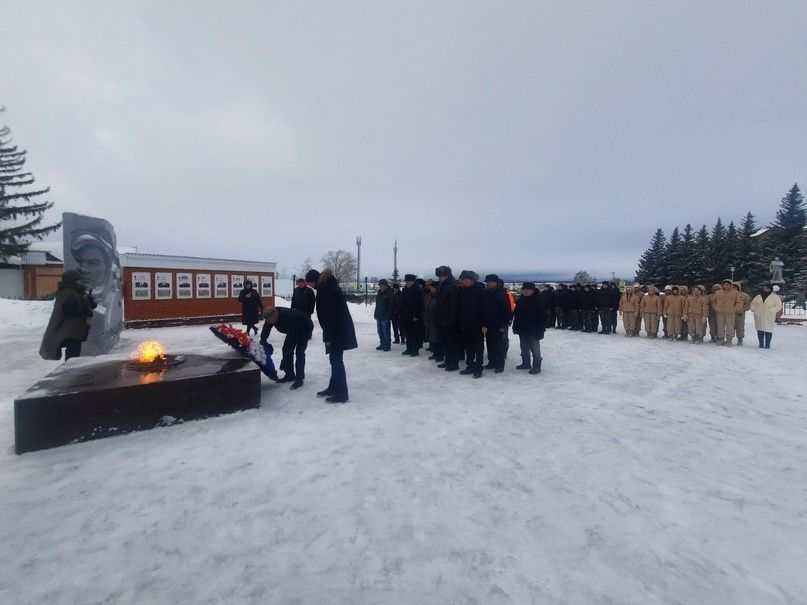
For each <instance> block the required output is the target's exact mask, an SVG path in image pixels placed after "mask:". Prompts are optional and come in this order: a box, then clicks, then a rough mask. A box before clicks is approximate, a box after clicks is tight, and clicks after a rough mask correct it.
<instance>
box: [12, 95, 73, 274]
mask: <svg viewBox="0 0 807 605" xmlns="http://www.w3.org/2000/svg"><path fill="white" fill-rule="evenodd" d="M3 111H5V108H4V107H0V113H2V112H3ZM25 155H26V152H25V150H24V149H20V148H19V147H18V146H17V145H14V144H13V143H12V140H11V129H9V127H8V126H0V262H6V261H7V260H8V259H9V258H10V257H12V256H17V255H20V254H22V253H23V252H25V251H26V250H27V249H28V246H29V245H30V243H31V241H32V240H34V239H42V238H43V237H45V236H46V235H47V234H49V233H52V232H53V231H55V230H56V229H58V228H59V227H60V226H61V223H57V224H55V225H48V226H43V225H42V220H43V219H44V216H45V212H46V211H47V210H50V209H51V208H52V207H53V202H47V201H38V200H39V199H41V198H40V196H43V195H46V194H47V193H48V192H49V191H50V187H46V188H45V189H31V185H33V184H34V180H35V179H34V175H33V174H31V173H30V172H28V171H26V170H25Z"/></svg>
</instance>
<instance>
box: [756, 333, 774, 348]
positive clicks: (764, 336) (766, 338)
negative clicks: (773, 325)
mask: <svg viewBox="0 0 807 605" xmlns="http://www.w3.org/2000/svg"><path fill="white" fill-rule="evenodd" d="M757 338H759V348H760V349H770V348H771V338H773V332H763V331H762V330H757Z"/></svg>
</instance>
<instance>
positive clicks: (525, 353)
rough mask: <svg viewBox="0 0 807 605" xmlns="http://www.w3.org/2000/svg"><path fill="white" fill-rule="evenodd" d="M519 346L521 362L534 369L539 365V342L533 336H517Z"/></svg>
mask: <svg viewBox="0 0 807 605" xmlns="http://www.w3.org/2000/svg"><path fill="white" fill-rule="evenodd" d="M518 340H519V343H520V344H521V361H522V362H523V363H524V364H526V365H528V366H532V367H533V368H536V367H538V366H540V365H541V341H540V340H538V339H537V338H536V337H535V336H527V335H525V334H519V335H518Z"/></svg>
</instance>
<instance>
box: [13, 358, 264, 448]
mask: <svg viewBox="0 0 807 605" xmlns="http://www.w3.org/2000/svg"><path fill="white" fill-rule="evenodd" d="M183 357H184V358H185V362H184V363H183V364H181V365H179V366H176V367H171V368H168V369H167V370H165V371H164V372H150V373H145V372H141V371H137V370H132V369H129V368H128V367H127V364H128V360H118V361H108V362H100V363H99V362H98V361H97V360H90V359H87V360H85V359H75V360H71V361H70V362H68V363H66V364H64V365H62V366H60V367H59V368H58V369H56V370H54V371H53V372H51V373H50V374H48V375H47V376H46V377H45V378H44V379H42V380H41V381H40V382H38V383H36V384H35V385H34V386H32V387H31V388H30V389H28V390H27V391H26V392H25V393H23V394H22V395H21V396H20V397H18V398H17V399H16V400H14V434H15V448H16V452H17V453H18V454H22V453H24V452H31V451H35V450H41V449H46V448H51V447H56V446H60V445H66V444H69V443H78V442H81V441H89V440H91V439H100V438H102V437H111V436H112V435H121V434H124V433H130V432H132V431H142V430H147V429H151V428H154V427H156V426H160V425H165V424H166V423H170V422H173V420H174V419H175V420H198V419H201V418H208V417H210V416H218V415H220V414H228V413H232V412H238V411H241V410H246V409H250V408H257V407H259V406H260V403H261V373H260V370H258V368H257V366H256V365H255V364H254V363H252V362H251V361H250V360H249V359H245V358H215V357H205V356H202V355H184V356H183ZM87 362H89V363H87Z"/></svg>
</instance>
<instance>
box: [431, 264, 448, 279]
mask: <svg viewBox="0 0 807 605" xmlns="http://www.w3.org/2000/svg"><path fill="white" fill-rule="evenodd" d="M434 274H435V275H436V276H437V277H444V276H446V275H451V267H449V266H448V265H440V266H439V267H437V268H436V269H435V270H434Z"/></svg>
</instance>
